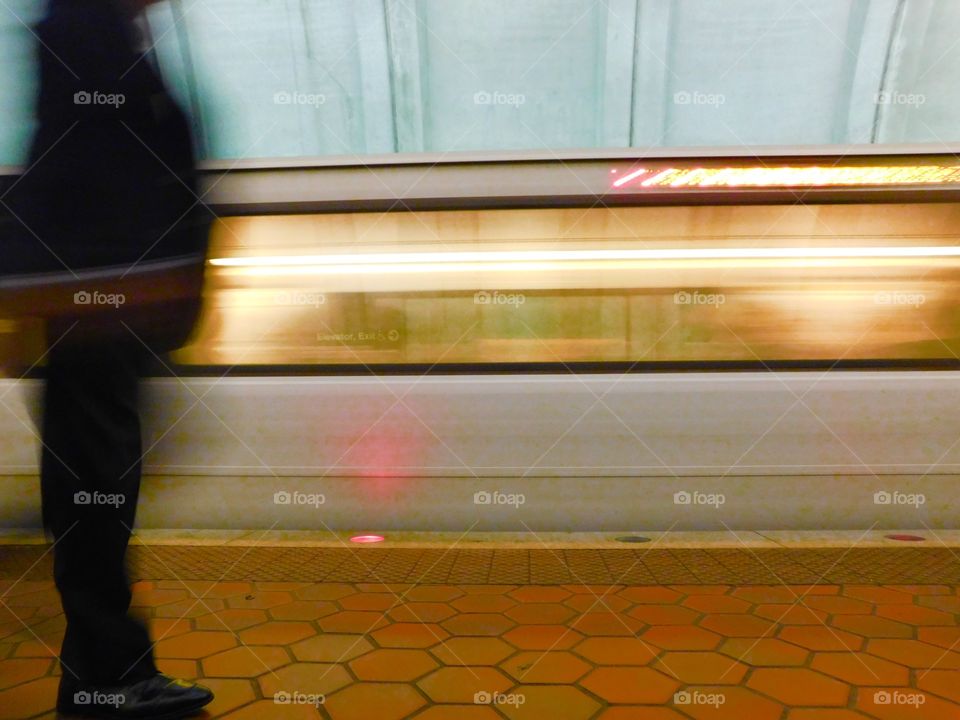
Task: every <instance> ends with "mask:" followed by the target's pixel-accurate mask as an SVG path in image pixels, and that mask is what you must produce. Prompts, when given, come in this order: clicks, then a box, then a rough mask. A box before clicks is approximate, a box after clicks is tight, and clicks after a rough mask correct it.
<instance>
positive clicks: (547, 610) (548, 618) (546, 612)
mask: <svg viewBox="0 0 960 720" xmlns="http://www.w3.org/2000/svg"><path fill="white" fill-rule="evenodd" d="M503 614H504V615H506V616H507V617H508V618H510V619H511V620H513V621H514V622H517V623H520V624H521V625H559V624H562V623H565V622H566V621H567V620H569V619H570V618H572V617H574V615H576V611H574V610H571V609H570V608H568V607H566V606H564V605H561V604H560V603H535V602H525V603H522V604H520V605H515V606H513V607H512V608H510V609H509V610H507V611H506V612H504V613H503Z"/></svg>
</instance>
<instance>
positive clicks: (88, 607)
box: [40, 346, 156, 685]
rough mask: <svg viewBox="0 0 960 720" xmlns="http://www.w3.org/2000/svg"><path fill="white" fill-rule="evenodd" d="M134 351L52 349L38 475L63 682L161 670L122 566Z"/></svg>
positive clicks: (131, 490)
mask: <svg viewBox="0 0 960 720" xmlns="http://www.w3.org/2000/svg"><path fill="white" fill-rule="evenodd" d="M138 353H139V351H137V350H136V349H134V348H131V347H129V346H127V347H119V346H118V347H103V348H98V349H97V350H96V351H86V352H78V351H75V350H71V351H67V350H62V351H58V349H57V348H56V347H55V348H54V349H53V351H52V352H51V355H50V357H49V365H48V369H47V384H46V388H45V393H44V415H43V433H42V434H43V442H44V448H43V453H42V458H41V473H40V474H41V492H42V498H43V520H44V525H45V526H46V527H47V528H48V530H50V531H51V532H52V533H53V536H54V538H55V539H56V541H57V544H56V546H55V547H54V578H55V580H56V584H57V589H58V590H59V591H60V597H61V601H62V602H63V608H64V613H65V614H66V617H67V630H66V634H65V636H64V641H63V649H62V651H61V657H60V660H61V667H62V671H63V678H64V685H75V684H77V683H78V682H79V683H83V684H90V685H112V684H119V683H123V684H127V683H131V682H136V681H138V680H142V679H144V678H146V677H150V676H151V675H153V674H155V673H156V667H155V665H154V663H153V654H152V651H151V645H150V639H149V635H148V633H147V630H146V628H145V627H144V626H143V625H142V624H141V623H140V622H138V621H137V620H136V619H134V618H132V617H130V616H129V615H128V614H127V612H128V610H129V607H130V589H129V585H128V579H127V574H126V567H125V564H124V556H125V554H126V549H127V543H128V541H129V539H130V529H131V528H132V527H133V523H134V517H135V514H136V505H137V497H138V493H139V489H140V455H141V438H140V418H139V408H138V401H137V385H138V381H139V369H138V365H139V362H140V357H139V354H138Z"/></svg>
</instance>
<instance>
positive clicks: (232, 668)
mask: <svg viewBox="0 0 960 720" xmlns="http://www.w3.org/2000/svg"><path fill="white" fill-rule="evenodd" d="M289 662H290V657H289V656H288V655H287V653H286V651H285V650H284V649H283V648H279V647H271V646H259V647H238V648H233V649H232V650H226V651H225V652H222V653H218V654H216V655H211V656H210V657H208V658H205V659H204V660H201V661H200V664H201V666H202V667H203V674H204V675H205V676H208V677H226V678H230V677H233V678H254V677H257V676H258V675H262V674H263V673H265V672H269V671H270V670H276V669H277V668H278V667H282V666H283V665H286V664H287V663H289Z"/></svg>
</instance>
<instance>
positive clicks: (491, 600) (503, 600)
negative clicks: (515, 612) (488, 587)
mask: <svg viewBox="0 0 960 720" xmlns="http://www.w3.org/2000/svg"><path fill="white" fill-rule="evenodd" d="M516 604H517V601H516V600H514V599H513V598H511V597H508V596H507V595H493V594H489V595H464V596H462V597H458V598H457V599H456V600H452V601H451V602H450V605H452V606H453V607H454V608H455V609H456V610H458V611H460V612H465V613H486V612H492V613H498V612H503V611H504V610H507V609H509V608H512V607H513V606H514V605H516Z"/></svg>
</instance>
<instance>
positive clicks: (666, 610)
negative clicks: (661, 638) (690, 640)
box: [627, 604, 740, 625]
mask: <svg viewBox="0 0 960 720" xmlns="http://www.w3.org/2000/svg"><path fill="white" fill-rule="evenodd" d="M627 614H628V615H629V616H630V617H632V618H636V619H637V620H639V621H640V622H644V623H646V624H647V625H692V624H693V623H695V622H696V621H697V620H698V619H699V618H700V613H698V612H697V611H696V610H691V609H690V608H685V607H683V606H681V605H653V604H650V605H638V606H637V607H635V608H633V609H632V610H628V611H627ZM737 617H740V616H737Z"/></svg>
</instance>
